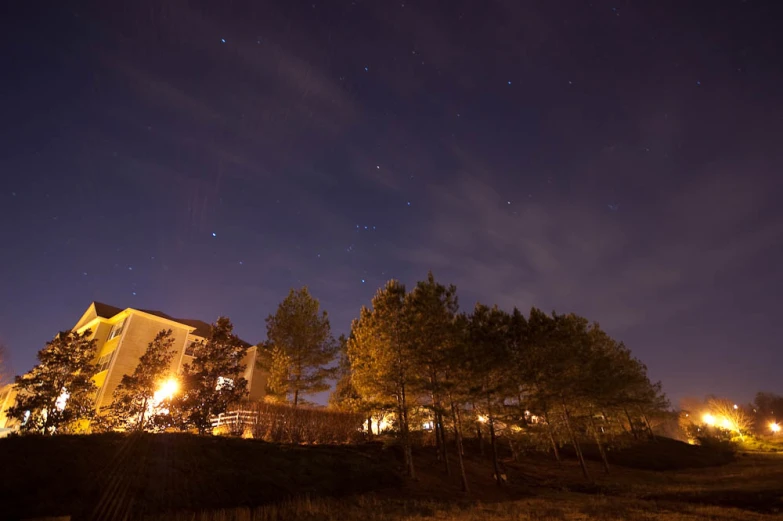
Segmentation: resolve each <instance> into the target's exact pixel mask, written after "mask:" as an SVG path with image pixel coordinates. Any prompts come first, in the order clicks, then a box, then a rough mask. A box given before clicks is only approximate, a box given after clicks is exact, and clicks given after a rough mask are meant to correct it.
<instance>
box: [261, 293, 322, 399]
mask: <svg viewBox="0 0 783 521" xmlns="http://www.w3.org/2000/svg"><path fill="white" fill-rule="evenodd" d="M266 330H267V338H268V344H269V347H270V348H271V349H272V352H273V363H272V366H271V371H270V387H271V390H272V391H275V392H277V393H281V394H285V395H286V396H289V397H290V398H291V401H292V403H293V405H294V407H296V405H298V403H299V401H300V397H303V396H306V395H309V394H314V393H319V392H322V391H326V390H328V389H329V383H328V380H329V378H330V377H331V376H332V375H333V374H334V371H333V370H332V369H330V368H329V367H328V365H329V363H331V362H332V360H334V357H335V354H336V351H337V346H336V345H335V341H334V337H332V332H331V326H330V325H329V318H328V316H327V314H326V311H323V312H321V311H320V304H319V302H318V300H316V299H315V298H313V297H312V296H311V295H310V292H309V291H308V290H307V288H306V287H303V288H301V289H299V290H293V289H292V290H291V291H290V293H289V294H288V296H287V297H286V298H285V299H284V300H283V302H281V303H280V306H279V307H278V309H277V312H276V313H275V314H274V315H269V317H267V319H266Z"/></svg>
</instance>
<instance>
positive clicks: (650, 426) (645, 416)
mask: <svg viewBox="0 0 783 521" xmlns="http://www.w3.org/2000/svg"><path fill="white" fill-rule="evenodd" d="M639 413H640V414H641V415H642V419H643V420H644V424H645V425H646V426H647V432H648V433H649V434H650V439H652V440H653V441H658V440H657V439H656V438H655V434H654V433H653V430H652V425H650V420H648V419H647V415H646V414H644V411H643V410H642V408H641V407H639Z"/></svg>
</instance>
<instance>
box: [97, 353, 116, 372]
mask: <svg viewBox="0 0 783 521" xmlns="http://www.w3.org/2000/svg"><path fill="white" fill-rule="evenodd" d="M115 351H116V349H115V350H114V351H112V352H111V353H108V354H105V355H103V356H102V357H100V358H99V359H98V363H97V366H98V371H97V372H99V373H100V372H101V371H105V370H106V369H108V368H109V364H111V359H112V358H113V357H114V352H115Z"/></svg>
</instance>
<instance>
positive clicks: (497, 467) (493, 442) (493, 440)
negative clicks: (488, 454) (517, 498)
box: [487, 394, 503, 487]
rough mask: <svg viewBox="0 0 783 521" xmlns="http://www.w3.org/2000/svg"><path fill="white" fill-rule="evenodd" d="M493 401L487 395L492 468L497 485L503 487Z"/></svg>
mask: <svg viewBox="0 0 783 521" xmlns="http://www.w3.org/2000/svg"><path fill="white" fill-rule="evenodd" d="M491 403H492V399H491V397H490V395H489V394H488V395H487V420H488V421H487V423H489V442H490V445H491V446H492V467H493V469H494V470H495V483H497V486H499V487H502V486H503V477H502V476H501V475H500V462H499V461H498V444H497V439H496V437H495V418H494V417H493V416H492V405H491Z"/></svg>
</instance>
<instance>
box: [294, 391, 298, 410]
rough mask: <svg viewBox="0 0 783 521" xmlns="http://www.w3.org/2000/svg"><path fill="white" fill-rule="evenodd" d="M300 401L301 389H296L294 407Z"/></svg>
mask: <svg viewBox="0 0 783 521" xmlns="http://www.w3.org/2000/svg"><path fill="white" fill-rule="evenodd" d="M298 403H299V389H296V390H295V391H294V407H296V406H297V404H298Z"/></svg>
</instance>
